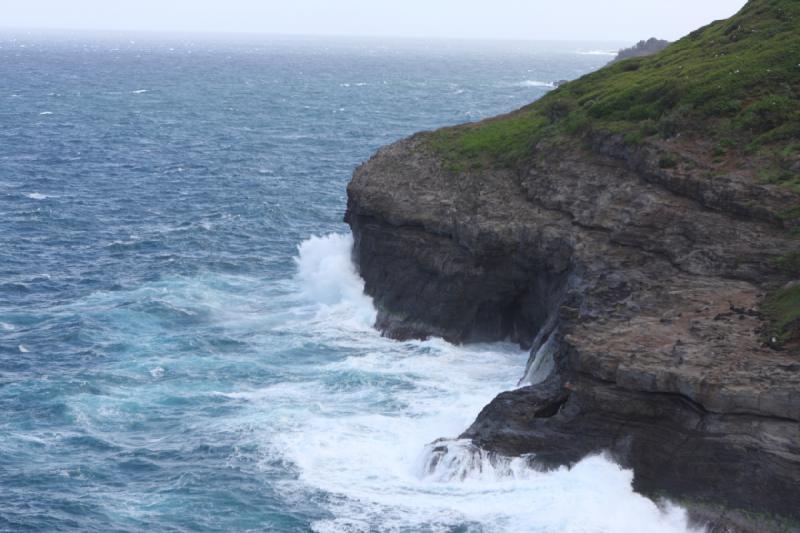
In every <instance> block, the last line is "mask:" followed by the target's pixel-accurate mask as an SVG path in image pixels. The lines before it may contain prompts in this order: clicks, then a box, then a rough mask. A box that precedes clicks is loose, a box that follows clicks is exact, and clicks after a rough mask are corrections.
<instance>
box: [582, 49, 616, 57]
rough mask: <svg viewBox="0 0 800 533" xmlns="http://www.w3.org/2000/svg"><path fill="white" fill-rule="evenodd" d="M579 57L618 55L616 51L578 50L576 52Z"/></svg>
mask: <svg viewBox="0 0 800 533" xmlns="http://www.w3.org/2000/svg"><path fill="white" fill-rule="evenodd" d="M575 53H576V54H578V55H582V56H615V55H617V51H616V50H578V51H577V52H575Z"/></svg>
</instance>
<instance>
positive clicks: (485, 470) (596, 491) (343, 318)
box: [249, 234, 687, 532]
mask: <svg viewBox="0 0 800 533" xmlns="http://www.w3.org/2000/svg"><path fill="white" fill-rule="evenodd" d="M351 246H352V239H351V237H350V236H344V235H336V234H333V235H328V236H326V237H321V238H320V237H313V238H311V239H309V240H307V241H305V242H304V243H303V244H302V245H300V247H299V257H298V258H297V260H296V261H297V268H298V274H297V276H296V278H295V282H296V283H297V284H298V285H297V290H298V292H299V294H300V295H301V298H302V299H304V300H306V301H307V305H308V307H306V308H305V312H306V313H309V314H308V316H306V317H305V318H303V319H301V320H299V321H297V322H296V323H295V324H294V326H293V327H298V328H309V327H310V328H311V329H312V330H314V335H315V336H318V338H319V342H324V343H325V344H328V345H330V346H334V347H338V348H339V349H343V350H347V351H348V352H353V353H352V354H351V355H348V356H347V357H344V358H342V359H341V360H338V361H336V362H332V363H330V364H327V365H323V366H322V368H319V369H317V370H318V374H317V376H316V378H315V379H314V380H313V381H304V382H298V383H297V384H295V385H294V386H287V385H286V384H281V385H277V386H274V387H270V388H266V389H263V390H260V391H255V392H252V391H251V394H250V395H249V398H250V399H251V401H252V402H253V404H254V405H253V407H254V408H255V409H257V410H263V413H264V415H265V416H266V415H267V413H269V419H271V420H273V421H275V420H279V421H281V423H279V424H278V427H274V428H273V429H272V430H271V431H270V433H271V435H270V437H268V440H270V441H271V448H272V450H273V452H274V453H276V454H278V455H280V456H281V457H282V458H283V459H285V460H287V461H290V462H291V463H292V464H293V465H294V466H295V467H296V468H297V472H298V477H299V485H298V486H297V487H295V490H301V491H304V490H308V488H312V489H318V490H321V491H323V492H324V493H326V494H328V495H330V496H329V498H330V502H329V505H328V508H329V511H330V513H331V516H330V517H327V518H323V519H321V520H318V521H317V522H316V523H315V524H314V528H315V529H316V530H317V531H331V532H333V531H377V530H381V531H392V530H403V529H407V528H410V529H413V530H415V531H418V530H430V531H450V530H452V528H454V527H465V528H466V530H467V531H520V532H522V531H553V532H556V531H559V532H560V531H615V532H626V531H631V532H634V531H635V532H639V531H645V530H647V531H654V532H678V531H686V530H687V524H686V515H685V513H684V512H683V511H682V510H680V509H678V508H676V507H673V506H669V505H666V506H664V507H663V508H662V509H660V508H659V507H658V506H656V504H655V503H653V502H652V501H650V500H648V499H646V498H644V497H642V496H640V495H637V494H635V493H634V492H633V491H632V489H631V482H632V473H631V472H629V471H626V470H623V469H621V468H620V467H618V466H617V465H615V464H613V463H611V462H610V461H608V460H606V459H605V458H603V457H601V456H596V457H591V458H588V459H586V460H584V461H582V462H581V463H579V464H578V465H576V466H575V467H574V468H572V469H566V468H562V469H559V470H556V471H553V472H549V473H542V472H538V471H536V470H533V469H531V468H529V466H528V464H527V462H526V461H525V460H524V459H520V458H513V459H512V458H502V457H490V456H489V455H488V454H486V453H484V452H482V451H481V450H477V449H475V448H474V447H473V446H472V445H471V444H469V443H468V442H465V441H448V442H447V452H446V454H444V456H442V455H441V449H439V450H438V451H437V444H436V443H434V444H430V443H432V442H433V441H434V440H436V439H437V438H440V437H449V438H452V437H455V436H457V435H458V434H459V433H460V432H461V431H463V430H464V429H465V428H466V427H467V426H468V425H469V424H470V423H471V421H472V419H473V418H474V417H475V415H476V414H477V413H478V412H479V410H480V409H481V408H482V407H483V406H484V405H485V404H486V403H487V402H488V401H489V400H491V399H492V397H493V396H494V395H495V394H497V393H498V392H500V391H502V390H504V389H508V388H511V387H513V386H514V384H515V383H516V381H517V379H518V378H519V374H520V373H521V372H522V371H523V369H524V364H525V360H526V358H527V354H526V353H524V352H521V351H520V350H518V349H517V348H516V347H515V346H511V345H505V344H492V345H476V346H453V345H450V344H448V343H446V342H444V341H442V340H438V339H432V340H429V341H424V342H423V341H418V342H395V341H391V340H388V339H385V338H382V337H380V335H379V334H378V333H377V332H375V331H373V330H372V329H371V327H370V326H371V321H372V320H374V316H375V315H374V310H373V309H372V306H371V301H370V299H369V298H367V297H366V296H364V295H363V292H362V291H363V282H362V281H361V279H360V278H359V277H358V275H357V274H356V272H355V270H354V268H353V265H352V263H351V262H350V251H351ZM291 327H292V326H290V328H291ZM276 407H277V409H276ZM434 456H436V460H435V461H433V460H432V458H433V457H434Z"/></svg>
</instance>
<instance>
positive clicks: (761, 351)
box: [346, 134, 800, 520]
mask: <svg viewBox="0 0 800 533" xmlns="http://www.w3.org/2000/svg"><path fill="white" fill-rule="evenodd" d="M427 138H428V137H427V134H418V135H415V136H413V137H411V138H409V139H405V140H403V141H400V142H398V143H395V144H393V145H391V146H388V147H386V148H383V149H381V150H380V151H379V152H378V153H377V154H376V155H375V156H374V157H373V158H372V159H371V160H370V161H368V162H367V163H365V164H364V165H362V166H361V167H359V168H358V169H357V170H356V172H355V173H354V177H353V180H352V182H351V183H350V185H349V187H348V209H347V213H346V221H347V222H348V223H349V224H350V226H351V228H352V231H353V235H354V239H355V247H354V260H355V262H356V264H357V265H358V268H359V270H360V272H361V275H362V277H363V278H364V280H365V288H366V292H367V293H368V294H369V295H370V296H372V297H373V298H374V299H375V304H376V307H377V308H378V310H379V314H378V321H377V324H376V326H377V327H378V328H379V329H381V331H383V333H384V334H386V335H388V336H390V337H393V338H398V339H407V338H424V337H427V336H431V335H436V336H441V337H444V338H445V339H447V340H450V341H453V342H472V341H493V340H508V339H511V340H513V341H515V342H518V343H520V344H521V345H522V346H524V347H531V346H532V345H534V344H535V343H537V342H538V343H539V344H540V343H541V338H539V339H537V334H539V333H540V331H541V330H542V328H543V327H545V326H547V327H550V328H551V329H552V328H554V327H555V326H554V322H555V323H556V325H557V328H558V333H557V335H558V341H559V349H558V351H557V354H556V356H555V364H554V367H553V371H552V373H551V374H550V375H549V376H548V377H547V379H546V380H545V381H544V382H543V383H540V384H538V385H537V386H535V387H526V388H522V389H519V390H516V391H511V392H507V393H503V394H501V395H500V396H498V398H497V399H495V400H494V401H493V402H491V403H490V404H489V406H487V407H486V408H485V409H484V410H483V412H482V413H481V414H480V415H479V416H478V419H477V420H476V422H475V424H473V426H472V427H470V428H469V429H468V430H467V431H466V432H465V433H464V435H462V437H464V438H469V439H471V440H472V441H473V442H474V443H475V444H477V445H479V446H481V447H482V448H484V449H487V450H489V451H493V452H497V453H503V454H509V455H520V454H527V453H535V454H536V457H537V460H538V461H540V462H541V463H542V464H543V465H547V466H554V465H561V464H572V463H574V462H576V461H578V460H580V459H581V458H582V457H583V456H585V455H587V454H590V453H595V452H599V451H602V450H607V451H610V452H611V453H612V454H613V455H614V457H615V458H616V459H617V460H618V461H619V462H620V463H621V464H623V465H625V466H628V467H631V468H633V470H634V473H635V486H636V488H637V490H640V491H642V492H644V493H647V494H667V495H668V496H670V497H673V498H689V499H701V500H703V501H709V502H712V503H715V504H719V505H722V506H725V507H726V508H730V509H744V510H751V511H757V512H766V513H771V514H776V515H779V516H784V517H789V518H791V519H794V520H800V505H798V502H800V488H799V487H800V358H798V356H797V354H793V353H790V352H786V351H783V352H782V351H777V350H774V349H772V348H770V347H769V346H767V345H765V343H764V342H763V339H762V336H761V331H763V328H764V320H763V318H762V317H761V315H760V313H759V311H758V307H759V302H760V300H761V299H762V298H763V294H764V292H765V286H766V285H769V284H772V285H775V284H785V283H786V282H788V281H789V279H788V278H787V277H786V276H785V275H784V274H782V273H781V272H780V271H778V270H777V269H776V267H775V266H774V265H773V264H772V263H771V262H770V261H769V260H768V258H770V257H774V256H775V255H778V254H780V253H784V252H785V251H786V250H792V249H796V248H797V243H796V242H795V241H791V240H790V239H789V238H788V237H787V236H786V233H785V232H784V231H783V228H781V227H779V225H778V224H777V223H776V222H775V220H773V219H771V217H770V216H769V214H770V211H769V205H770V204H769V202H762V203H761V204H760V205H762V206H763V205H766V206H767V207H766V208H764V209H766V211H764V212H763V213H760V214H761V215H763V216H747V215H748V213H746V212H744V211H743V210H742V206H743V205H745V204H743V203H742V202H741V201H739V200H737V198H738V199H741V198H744V197H745V195H746V194H753V193H754V190H752V188H751V189H748V190H746V191H744V192H737V193H735V194H734V195H733V196H731V195H730V194H729V193H725V194H727V196H725V194H721V195H717V196H715V195H714V192H713V190H711V192H709V191H710V189H696V188H693V187H679V186H676V185H675V183H677V182H676V181H675V180H676V179H678V178H676V177H675V176H676V174H675V173H672V174H670V173H669V172H668V171H665V170H664V169H661V168H659V167H658V166H657V164H655V163H654V162H652V160H651V159H648V158H647V157H638V156H637V157H631V156H630V155H628V156H626V157H620V154H619V153H618V152H615V150H614V149H607V150H598V151H591V152H590V151H588V150H586V149H585V148H582V147H581V146H579V145H568V146H565V145H563V144H562V145H560V146H555V145H553V144H548V143H540V145H539V146H537V147H536V157H534V158H532V159H531V160H532V161H533V163H531V164H530V165H528V166H527V167H525V168H522V169H516V170H510V169H502V168H489V169H476V170H466V171H460V172H455V171H450V170H447V169H446V168H445V167H444V165H443V163H442V162H441V161H440V160H439V158H438V157H437V156H436V154H435V152H434V151H432V150H431V149H430V148H429V146H428V145H427ZM598 143H599V144H601V145H603V144H604V143H605V144H604V145H605V146H612V147H613V146H616V145H615V144H614V141H613V140H598ZM675 172H677V170H676V171H675ZM653 176H656V179H654V178H653ZM686 179H688V178H686ZM751 187H756V189H759V190H761V192H762V196H761V197H763V198H767V199H769V198H772V197H773V196H775V193H774V189H771V188H770V187H769V186H763V187H761V186H751ZM719 190H720V191H723V192H724V191H726V190H729V189H725V188H724V187H721V188H720V189H719ZM736 194H738V195H739V196H736ZM771 195H772V196H771ZM775 197H776V198H777V200H776V201H780V197H779V196H775ZM539 337H541V336H539ZM534 348H538V346H534ZM534 352H535V350H534ZM532 355H534V354H532ZM520 370H521V371H522V369H520Z"/></svg>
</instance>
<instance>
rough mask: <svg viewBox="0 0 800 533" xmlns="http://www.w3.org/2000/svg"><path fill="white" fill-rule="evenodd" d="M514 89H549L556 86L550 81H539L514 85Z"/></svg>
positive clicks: (526, 81)
mask: <svg viewBox="0 0 800 533" xmlns="http://www.w3.org/2000/svg"><path fill="white" fill-rule="evenodd" d="M513 85H514V87H547V88H551V89H552V88H554V87H555V84H554V83H553V82H549V81H539V80H525V81H521V82H518V83H515V84H513Z"/></svg>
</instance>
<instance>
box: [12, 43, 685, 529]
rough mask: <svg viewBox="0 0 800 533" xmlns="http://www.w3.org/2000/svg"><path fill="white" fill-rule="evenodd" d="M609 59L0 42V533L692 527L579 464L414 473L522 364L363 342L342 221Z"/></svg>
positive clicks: (569, 50)
mask: <svg viewBox="0 0 800 533" xmlns="http://www.w3.org/2000/svg"><path fill="white" fill-rule="evenodd" d="M608 48H609V46H608V45H602V44H600V45H587V44H557V45H556V44H553V45H546V44H541V43H540V44H531V43H450V42H444V41H439V42H427V43H426V42H415V41H399V42H380V41H370V40H362V41H347V40H335V39H329V40H321V39H292V38H281V39H267V38H260V39H256V38H238V39H235V40H233V39H227V40H223V39H217V38H208V37H207V38H194V37H193V38H188V37H186V38H156V37H154V36H149V37H124V38H122V37H119V36H109V35H107V36H86V35H72V36H58V37H50V38H31V37H29V36H24V35H22V36H20V35H17V36H11V35H6V36H3V37H2V38H0V530H13V531H17V530H36V531H67V530H82V531H103V532H105V531H298V532H299V531H312V530H313V531H326V532H327V531H340V532H360V531H441V532H484V531H485V532H494V531H519V532H528V531H537V532H558V531H573V532H579V531H580V532H584V531H585V532H600V531H631V532H634V531H635V532H641V531H664V532H667V531H670V532H671V531H684V530H686V518H685V514H684V513H683V512H682V511H681V510H679V509H677V508H673V507H670V506H667V505H663V504H662V505H661V506H660V507H659V506H657V505H656V504H655V503H653V502H651V501H650V500H647V499H645V498H643V497H641V496H638V495H636V494H634V493H633V492H632V490H631V487H630V484H631V479H632V475H631V473H630V472H626V471H624V470H621V469H620V468H618V467H617V466H615V465H614V464H612V463H610V462H608V461H606V460H605V459H603V458H601V457H595V458H590V459H587V460H585V461H584V462H582V463H580V464H579V465H578V466H576V467H575V468H573V469H572V470H567V469H562V470H559V471H556V472H551V473H546V474H545V473H538V472H534V471H531V470H529V469H527V468H526V467H525V465H524V464H523V463H522V462H521V461H511V462H509V463H507V464H505V465H504V466H503V467H502V468H497V467H495V466H492V465H489V464H484V465H483V468H480V469H479V468H467V467H466V466H465V464H460V463H458V461H455V462H454V463H452V464H451V465H450V467H447V468H445V467H443V468H441V469H438V470H437V471H435V472H427V471H425V469H424V468H422V465H423V464H424V460H425V454H426V444H428V443H430V442H431V441H433V440H434V439H436V438H439V437H455V436H457V435H458V434H459V433H460V432H461V431H463V430H464V429H465V428H466V427H467V426H468V425H469V424H470V423H471V422H472V420H473V419H474V417H475V416H476V415H477V413H478V412H479V411H480V409H481V408H482V407H483V406H484V405H485V404H486V403H487V402H488V401H489V400H491V398H493V397H494V396H495V395H496V394H497V393H499V392H500V391H503V390H507V389H510V388H513V387H514V386H515V385H516V382H517V380H518V379H519V377H520V375H521V373H522V372H523V370H524V366H525V361H526V359H527V354H526V353H524V352H521V351H520V350H519V349H517V348H516V347H514V346H510V345H479V346H464V347H456V346H452V345H449V344H447V343H445V342H443V341H441V340H431V341H426V342H406V343H399V342H394V341H390V340H387V339H383V338H381V337H380V336H379V335H378V334H377V333H376V332H375V331H373V330H372V328H371V327H370V325H371V323H372V320H373V319H374V310H373V308H372V305H371V302H370V301H369V299H368V298H366V297H365V296H364V295H363V294H362V285H361V281H360V279H359V278H358V275H357V274H356V272H355V270H354V268H353V266H352V264H351V263H350V261H349V252H350V245H351V239H350V237H349V235H348V232H347V228H346V226H345V225H344V224H343V223H342V221H341V220H342V215H343V212H344V207H345V201H346V196H345V186H346V183H347V181H348V179H349V176H350V173H351V171H352V169H353V168H354V167H355V166H356V165H357V164H358V163H359V162H360V161H362V160H364V159H366V158H367V157H369V156H370V155H371V153H372V152H373V151H374V150H375V149H377V148H378V147H379V146H381V145H383V144H386V143H388V142H391V141H393V140H396V139H398V138H401V137H403V136H405V135H408V134H410V133H412V132H414V131H417V130H420V129H428V128H434V127H437V126H441V125H446V124H453V123H457V122H464V121H468V120H476V119H479V118H482V117H486V116H489V115H493V114H496V113H500V112H504V111H509V110H511V109H514V108H516V107H519V106H521V105H524V104H526V103H528V102H530V101H532V100H534V99H536V98H537V97H539V96H541V95H542V94H544V93H545V92H546V91H547V90H549V89H550V86H549V84H550V83H551V82H553V81H555V80H559V79H564V78H567V79H569V78H574V77H577V76H579V75H580V74H582V73H585V72H588V71H590V70H592V69H595V68H598V67H600V66H601V65H602V64H604V63H605V62H606V61H607V60H608V59H609V56H608V55H602V54H598V53H595V51H596V50H598V49H599V50H602V49H608ZM610 48H613V47H610ZM456 459H457V458H456Z"/></svg>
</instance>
